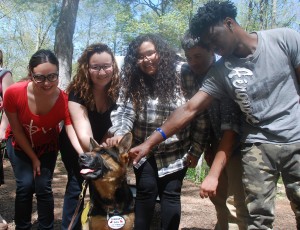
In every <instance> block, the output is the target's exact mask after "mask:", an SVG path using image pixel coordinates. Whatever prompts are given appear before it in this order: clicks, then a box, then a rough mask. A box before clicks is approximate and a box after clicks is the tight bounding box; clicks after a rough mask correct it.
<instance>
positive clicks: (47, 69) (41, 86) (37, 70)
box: [32, 62, 58, 95]
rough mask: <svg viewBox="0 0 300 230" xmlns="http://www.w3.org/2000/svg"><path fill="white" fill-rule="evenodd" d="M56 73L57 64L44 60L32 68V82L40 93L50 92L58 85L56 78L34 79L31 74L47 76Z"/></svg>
mask: <svg viewBox="0 0 300 230" xmlns="http://www.w3.org/2000/svg"><path fill="white" fill-rule="evenodd" d="M57 73H58V69H57V66H56V65H54V64H51V63H50V62H45V63H42V64H39V65H37V66H36V67H34V68H33V69H32V82H33V84H34V86H35V89H36V90H38V91H39V92H41V93H46V94H49V95H50V94H52V93H54V92H55V91H56V89H57V86H58V79H57V80H55V81H49V80H48V79H47V78H46V79H45V81H43V82H37V81H35V79H34V77H33V76H41V75H43V76H47V77H48V78H49V77H50V76H51V75H52V76H53V75H55V74H57Z"/></svg>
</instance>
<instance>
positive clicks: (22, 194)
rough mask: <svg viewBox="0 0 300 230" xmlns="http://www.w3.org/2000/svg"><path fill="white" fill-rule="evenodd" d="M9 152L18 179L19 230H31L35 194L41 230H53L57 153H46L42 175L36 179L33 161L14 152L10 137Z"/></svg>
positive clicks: (17, 221) (17, 225)
mask: <svg viewBox="0 0 300 230" xmlns="http://www.w3.org/2000/svg"><path fill="white" fill-rule="evenodd" d="M7 153H8V157H9V160H10V162H11V165H12V167H13V170H14V175H15V178H16V198H15V224H16V229H31V212H32V198H33V194H34V193H35V195H36V199H37V211H38V222H39V229H53V223H54V198H53V192H52V178H53V172H54V168H55V163H56V158H57V153H55V152H49V153H45V154H43V155H42V156H41V157H40V158H39V160H40V162H41V175H40V176H36V177H35V178H34V176H33V170H32V162H31V160H30V158H29V157H28V156H27V155H26V153H25V152H23V151H18V150H14V149H13V147H12V144H11V138H9V139H8V142H7Z"/></svg>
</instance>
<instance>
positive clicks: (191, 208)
mask: <svg viewBox="0 0 300 230" xmlns="http://www.w3.org/2000/svg"><path fill="white" fill-rule="evenodd" d="M4 170H5V184H4V185H2V186H1V187H0V213H1V215H2V216H3V217H4V218H5V219H6V220H7V222H9V229H14V224H13V215H14V196H15V181H14V177H13V173H12V170H11V166H10V163H9V162H8V160H4ZM66 181H67V177H66V173H65V170H64V166H63V164H62V162H61V161H58V165H57V167H56V170H55V176H54V180H53V191H54V197H55V229H60V224H61V212H62V204H63V197H64V191H65V185H66ZM198 187H199V186H198V185H195V184H194V183H192V182H190V181H187V180H185V181H184V186H183V191H182V218H181V224H180V229H182V230H210V229H213V228H214V225H215V223H216V216H215V210H214V206H213V205H212V204H211V202H210V201H209V200H208V199H204V200H203V199H200V198H199V195H198V190H199V188H198ZM278 191H279V192H278V195H277V200H276V214H275V215H276V219H275V223H274V229H276V230H278V229H280V230H281V229H284V230H294V229H296V222H295V217H294V214H293V212H292V211H291V208H290V205H289V201H288V200H287V198H286V196H285V193H284V188H283V187H282V186H281V187H279V189H278ZM157 209H158V210H159V206H158V207H157ZM158 213H159V212H157V213H156V215H159V214H158ZM36 219H37V214H36V209H35V205H34V210H33V218H32V220H33V222H34V223H35V224H34V225H33V229H37V225H36ZM156 229H159V228H158V227H154V228H153V230H156Z"/></svg>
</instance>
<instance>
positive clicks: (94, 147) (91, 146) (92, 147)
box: [90, 137, 101, 152]
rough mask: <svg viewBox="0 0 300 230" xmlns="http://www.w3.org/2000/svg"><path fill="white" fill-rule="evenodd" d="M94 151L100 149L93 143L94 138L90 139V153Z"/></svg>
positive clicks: (96, 143) (95, 142)
mask: <svg viewBox="0 0 300 230" xmlns="http://www.w3.org/2000/svg"><path fill="white" fill-rule="evenodd" d="M96 149H101V146H100V145H99V144H98V142H97V141H95V139H94V138H92V137H91V138H90V152H92V151H95V150H96Z"/></svg>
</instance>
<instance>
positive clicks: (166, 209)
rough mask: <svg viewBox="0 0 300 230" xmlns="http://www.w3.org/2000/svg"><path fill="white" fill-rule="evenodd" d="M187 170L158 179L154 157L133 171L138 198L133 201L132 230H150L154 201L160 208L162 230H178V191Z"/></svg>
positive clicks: (179, 210) (179, 203) (179, 191)
mask: <svg viewBox="0 0 300 230" xmlns="http://www.w3.org/2000/svg"><path fill="white" fill-rule="evenodd" d="M186 171H187V168H185V169H183V170H181V171H178V172H175V173H172V174H170V175H167V176H164V177H162V178H159V177H158V173H157V166H156V162H155V159H154V157H150V158H149V159H148V160H147V161H146V162H145V163H144V164H143V165H142V166H141V167H140V168H139V169H135V168H134V172H135V176H136V186H137V195H136V201H135V223H134V229H135V230H146V229H150V225H151V220H152V216H153V212H154V209H155V203H156V197H157V195H159V197H160V204H161V219H162V222H161V229H163V230H167V229H168V230H177V229H178V228H179V223H180V214H181V202H180V195H181V187H182V180H183V178H184V176H185V174H186Z"/></svg>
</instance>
